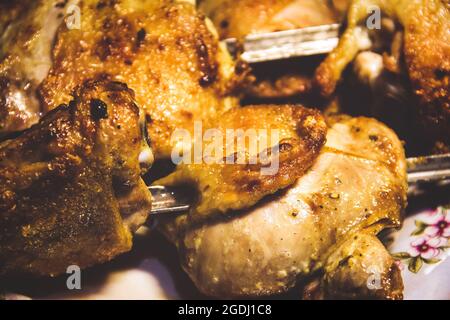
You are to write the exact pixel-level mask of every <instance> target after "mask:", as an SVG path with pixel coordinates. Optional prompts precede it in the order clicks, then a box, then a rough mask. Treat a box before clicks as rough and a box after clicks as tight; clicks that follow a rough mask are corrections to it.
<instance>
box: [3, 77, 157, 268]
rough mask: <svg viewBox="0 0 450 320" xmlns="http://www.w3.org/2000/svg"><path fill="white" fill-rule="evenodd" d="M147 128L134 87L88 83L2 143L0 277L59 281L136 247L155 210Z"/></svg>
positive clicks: (97, 82) (101, 82) (119, 84)
mask: <svg viewBox="0 0 450 320" xmlns="http://www.w3.org/2000/svg"><path fill="white" fill-rule="evenodd" d="M142 121H143V120H142V119H141V117H140V115H139V108H138V107H137V106H136V104H135V102H134V97H133V93H132V92H131V91H130V90H129V89H128V88H127V86H126V85H124V84H121V83H116V82H103V81H89V82H86V83H85V84H83V85H82V86H81V87H78V88H77V90H76V91H75V93H74V95H73V100H72V101H71V102H70V104H69V105H61V106H59V107H58V108H55V109H54V110H52V111H51V112H49V113H48V114H47V115H46V116H45V117H44V118H43V119H42V120H41V121H40V122H39V123H38V124H37V125H35V126H33V127H32V128H30V129H28V130H26V131H25V132H23V133H22V134H21V135H20V136H19V137H17V138H16V139H13V140H6V141H4V142H3V143H1V144H0V230H1V232H0V274H5V273H12V272H18V273H22V272H24V273H33V274H38V275H57V274H59V273H62V272H65V271H66V268H67V267H68V266H70V265H78V266H79V267H81V268H84V267H87V266H91V265H93V264H97V263H101V262H105V261H108V260H110V259H112V258H113V257H115V256H116V255H118V254H120V253H123V252H125V251H128V250H130V249H131V245H132V242H131V239H132V232H134V231H135V230H136V229H137V227H138V226H140V224H142V223H143V222H145V220H146V217H147V214H148V213H149V211H150V207H151V195H150V193H149V192H148V190H147V187H146V185H145V184H144V182H143V181H142V179H141V178H140V175H141V173H142V172H143V171H145V170H146V169H147V167H148V165H150V164H151V163H146V164H145V165H143V163H142V162H143V161H142V159H145V158H146V157H143V156H142V154H144V155H148V154H149V152H150V150H149V147H148V145H147V143H146V142H145V139H144V134H143V130H142V129H141V127H142V124H141V122H142ZM147 158H148V157H147ZM140 160H141V162H140ZM150 162H151V160H150Z"/></svg>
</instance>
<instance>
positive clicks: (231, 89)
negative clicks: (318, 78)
mask: <svg viewBox="0 0 450 320" xmlns="http://www.w3.org/2000/svg"><path fill="white" fill-rule="evenodd" d="M281 2H282V1H281ZM76 3H77V2H76V1H50V0H47V1H23V2H20V3H18V4H10V3H7V2H6V1H1V2H0V6H1V12H2V15H3V14H4V13H5V12H9V13H10V14H9V15H8V17H6V16H2V18H1V20H0V31H1V33H2V35H1V36H2V42H1V43H2V47H1V61H0V79H1V82H0V85H1V94H0V124H1V127H0V131H1V132H2V133H3V134H4V135H8V136H9V138H10V139H7V140H4V141H3V142H1V143H0V231H1V232H0V274H9V273H12V272H19V273H23V272H26V273H32V274H39V275H56V274H59V273H62V272H64V271H65V268H66V267H67V266H69V265H72V264H77V265H80V266H81V267H88V266H91V265H94V264H97V263H102V262H105V261H108V260H110V259H112V258H113V257H115V256H117V255H118V254H120V253H122V252H125V251H127V250H130V248H131V241H132V240H131V237H132V232H134V231H135V230H136V229H137V228H138V227H139V226H140V225H141V224H142V223H143V222H144V221H145V219H146V216H147V214H148V212H149V209H150V206H151V195H150V194H149V193H148V191H147V190H146V187H145V185H144V183H143V181H142V179H141V175H142V174H144V173H145V172H146V171H147V169H148V167H149V166H150V165H151V162H152V154H151V151H150V150H149V148H148V147H149V145H150V147H151V148H152V150H153V153H154V156H155V158H157V159H165V158H167V157H169V156H170V154H171V150H172V148H173V141H171V139H170V138H171V136H172V133H173V132H174V130H175V129H178V128H182V129H187V130H189V131H191V130H193V123H194V121H197V120H200V121H202V122H203V124H204V128H205V130H206V129H207V128H219V129H229V128H230V129H234V128H235V129H244V130H245V129H246V128H253V127H256V128H263V129H267V130H269V131H270V130H272V129H277V130H279V131H280V132H281V133H282V134H281V135H280V136H279V137H278V140H276V141H274V144H273V145H270V146H269V149H270V150H273V147H277V148H276V150H279V151H278V153H277V154H272V156H277V157H278V158H277V159H279V171H277V173H276V174H274V175H269V176H261V175H260V169H261V166H262V164H261V163H256V164H254V165H253V164H252V165H225V164H222V165H220V164H214V165H208V164H205V163H203V164H192V165H188V164H181V165H179V166H178V167H177V168H176V170H175V172H174V173H172V174H171V175H169V176H168V177H165V178H163V179H162V180H160V181H158V182H157V183H161V184H165V185H184V186H190V187H191V188H193V189H195V190H197V191H198V199H197V201H196V202H195V204H194V205H193V207H192V209H191V210H190V211H189V212H187V213H186V214H184V215H181V216H179V217H177V218H176V219H172V218H168V219H167V221H165V223H164V224H163V226H162V229H163V231H164V233H165V234H166V235H167V236H168V238H169V239H170V240H171V241H173V242H174V243H175V244H176V246H177V248H178V250H179V253H180V257H181V261H182V264H183V267H184V269H185V270H186V272H187V273H188V274H189V276H190V277H191V278H192V280H193V281H194V282H195V284H196V285H197V287H198V288H199V289H200V290H201V291H202V292H204V293H205V294H208V295H212V296H217V297H248V296H262V295H270V294H276V293H280V292H284V291H286V290H288V289H290V288H292V287H293V286H294V285H296V284H297V283H299V282H306V280H307V279H308V280H311V279H313V280H314V281H313V282H312V283H311V284H309V285H308V286H306V287H305V297H312V298H333V297H348V298H352V297H358V298H361V297H372V298H390V299H396V298H401V296H402V281H401V278H400V276H399V270H398V269H397V267H396V265H395V264H394V261H393V260H392V258H391V257H390V255H389V253H388V252H387V250H386V249H385V247H384V246H383V244H382V243H381V242H380V241H379V240H378V239H377V237H376V235H377V234H378V233H379V232H380V231H381V230H383V229H385V228H391V227H398V226H399V225H400V223H401V214H402V212H403V210H404V208H405V206H406V182H405V181H406V173H405V170H406V169H405V156H404V152H403V148H402V145H401V143H400V141H399V139H398V138H397V137H396V135H395V134H394V133H393V132H392V131H391V130H390V129H388V128H387V127H386V126H384V125H383V124H381V123H379V122H377V121H375V120H371V119H367V118H348V117H345V116H343V117H339V118H337V117H333V118H328V119H325V118H324V117H323V116H322V115H321V114H320V113H319V112H317V111H313V110H309V109H306V108H304V107H302V106H293V105H280V106H272V105H268V106H247V107H245V108H241V107H239V106H238V99H237V97H236V95H235V92H236V90H237V89H238V88H239V84H240V83H241V80H242V78H243V77H244V75H245V72H246V71H245V70H244V69H243V68H241V66H239V65H238V66H237V67H236V66H235V65H234V63H233V61H232V60H231V59H230V57H229V56H228V54H227V53H226V52H225V51H224V50H223V49H222V47H221V45H220V44H219V41H218V36H217V35H216V32H215V30H214V29H213V28H212V27H211V24H210V23H209V22H207V21H206V20H205V18H204V16H203V15H201V14H199V13H198V12H197V11H196V9H195V7H194V6H193V5H192V4H190V3H187V2H185V1H170V0H148V1H138V2H137V1H130V0H97V1H94V0H85V1H80V2H79V3H78V6H79V9H80V12H81V20H80V29H77V28H75V29H73V28H68V25H67V23H66V22H67V19H68V18H69V17H65V18H64V13H65V12H66V9H67V8H68V7H69V6H70V5H72V4H76ZM204 5H206V4H204ZM42 17H46V19H42ZM44 21H45V25H44V24H43V23H44ZM50 22H51V23H50ZM48 23H50V24H48ZM36 62H38V63H36ZM36 66H38V67H36ZM41 115H43V117H42V118H41V119H40V121H39V122H38V123H37V124H36V125H34V126H31V125H32V124H35V123H36V122H37V121H38V120H39V118H40V117H41ZM30 126H31V127H30ZM23 129H26V130H25V131H23V132H21V133H18V134H15V135H16V137H14V138H11V133H12V132H16V131H20V130H23ZM147 134H148V137H147ZM260 151H261V150H257V151H256V152H260ZM228 156H230V155H228V154H227V155H226V157H228ZM248 156H255V155H254V154H253V155H248ZM270 161H274V159H273V158H270ZM150 170H151V169H150ZM373 273H377V274H379V275H380V276H381V286H378V287H376V288H372V287H370V286H368V282H367V281H368V279H369V278H370V276H371V275H372V274H373Z"/></svg>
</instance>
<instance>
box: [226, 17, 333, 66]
mask: <svg viewBox="0 0 450 320" xmlns="http://www.w3.org/2000/svg"><path fill="white" fill-rule="evenodd" d="M340 27H341V25H340V24H337V23H336V24H328V25H321V26H315V27H307V28H301V29H294V30H286V31H278V32H269V33H261V34H253V35H249V36H247V37H246V38H245V39H244V41H243V42H242V43H240V42H239V41H238V40H237V39H234V38H233V39H226V40H224V43H225V44H226V46H227V48H228V51H229V52H230V53H231V54H232V55H236V54H237V53H238V52H239V50H240V48H241V47H242V49H243V53H242V55H241V56H240V58H241V59H242V60H244V61H245V62H248V63H258V62H265V61H273V60H280V59H290V58H295V57H303V56H312V55H318V54H325V53H329V52H331V51H332V50H333V49H334V48H336V46H337V45H338V42H339V29H340ZM241 45H242V46H241Z"/></svg>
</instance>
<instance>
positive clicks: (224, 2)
mask: <svg viewBox="0 0 450 320" xmlns="http://www.w3.org/2000/svg"><path fill="white" fill-rule="evenodd" d="M199 9H200V10H202V11H203V12H205V14H206V15H207V16H208V17H210V18H211V20H212V21H213V22H214V24H215V25H216V27H217V29H218V31H219V34H220V37H221V38H222V39H225V38H243V37H245V36H246V35H248V34H253V33H262V32H272V31H281V30H288V29H295V28H302V27H308V26H314V25H321V24H328V23H333V22H335V21H336V19H337V17H338V13H337V12H336V11H335V9H334V8H333V6H332V5H330V3H329V1H327V0H200V1H199Z"/></svg>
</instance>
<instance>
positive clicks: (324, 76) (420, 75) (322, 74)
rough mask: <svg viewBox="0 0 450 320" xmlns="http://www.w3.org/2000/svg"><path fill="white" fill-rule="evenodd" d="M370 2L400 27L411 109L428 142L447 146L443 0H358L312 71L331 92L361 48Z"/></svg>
mask: <svg viewBox="0 0 450 320" xmlns="http://www.w3.org/2000/svg"><path fill="white" fill-rule="evenodd" d="M374 6H377V7H379V8H380V9H381V10H383V11H384V12H385V13H386V14H387V15H389V16H390V17H392V18H394V19H396V20H398V22H399V23H400V24H401V25H402V26H403V28H404V36H403V55H404V61H405V63H406V69H407V72H408V75H409V80H410V82H411V85H412V88H413V90H414V93H415V96H416V97H417V100H418V105H419V107H418V110H412V112H413V114H415V118H416V119H417V122H418V123H420V128H421V130H422V132H424V133H425V135H426V136H427V140H428V141H429V142H430V144H435V145H436V146H441V147H440V149H443V150H448V148H449V147H450V140H449V139H450V98H449V97H450V94H449V92H450V80H449V79H450V8H449V4H448V1H447V0H395V1H393V0H356V1H353V3H352V5H351V7H350V11H349V14H348V19H347V22H348V27H347V29H346V31H345V33H344V34H343V36H342V38H341V41H340V43H339V46H338V47H337V48H336V49H335V50H334V51H333V52H332V53H331V54H330V55H329V56H328V57H327V59H326V60H325V61H324V62H323V63H322V65H321V66H320V67H319V68H318V70H317V72H316V80H317V83H318V84H319V87H320V89H321V91H322V94H323V95H324V96H330V95H331V94H332V93H333V92H334V90H335V88H336V84H337V83H338V81H339V80H340V78H341V75H342V72H343V70H344V69H345V67H346V66H347V65H348V64H349V63H350V62H351V61H352V60H353V59H354V58H355V56H356V55H357V53H358V51H359V45H358V32H357V30H358V29H357V26H358V24H360V23H361V22H362V21H364V19H365V18H366V17H367V15H368V13H369V12H371V11H370V10H371V8H373V7H374Z"/></svg>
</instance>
